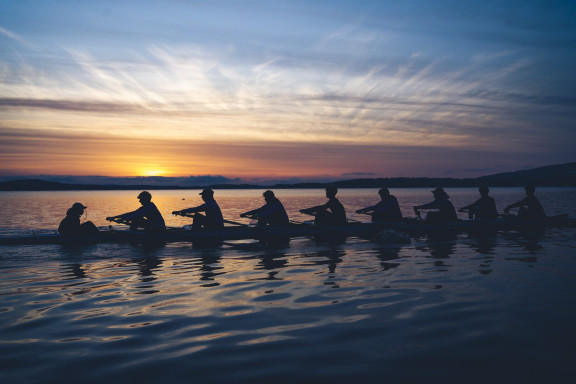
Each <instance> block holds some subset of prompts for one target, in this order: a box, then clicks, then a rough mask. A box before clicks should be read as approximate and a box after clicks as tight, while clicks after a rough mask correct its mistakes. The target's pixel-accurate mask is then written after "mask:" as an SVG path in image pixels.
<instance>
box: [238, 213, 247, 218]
mask: <svg viewBox="0 0 576 384" xmlns="http://www.w3.org/2000/svg"><path fill="white" fill-rule="evenodd" d="M247 216H248V215H247V214H245V213H241V214H240V217H247Z"/></svg>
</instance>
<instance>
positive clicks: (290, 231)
mask: <svg viewBox="0 0 576 384" xmlns="http://www.w3.org/2000/svg"><path fill="white" fill-rule="evenodd" d="M546 227H576V217H568V216H565V215H564V216H556V217H554V218H548V219H546V220H543V221H521V220H517V219H516V220H514V219H509V218H499V219H494V220H458V221H454V222H449V223H428V222H425V221H422V220H418V219H405V220H403V221H402V222H394V223H392V222H390V223H365V222H350V223H348V224H346V225H341V226H327V227H316V226H314V225H309V224H291V225H288V226H258V225H256V226H227V227H224V228H222V229H217V230H207V229H196V230H188V229H184V228H178V229H176V228H171V229H167V230H165V231H158V232H147V231H130V230H106V231H100V232H98V233H95V234H91V235H88V236H80V237H68V236H62V235H59V234H32V235H21V236H4V237H0V245H26V244H30V245H34V244H77V243H78V244H80V243H121V242H136V243H142V242H158V241H161V242H199V241H212V240H241V239H269V238H279V237H286V238H290V237H303V236H308V237H318V236H322V237H339V238H342V237H347V236H358V237H364V238H372V237H376V236H377V235H378V234H379V233H381V232H382V231H389V230H393V231H397V232H401V233H406V234H409V235H413V236H415V235H420V234H426V233H477V232H485V231H494V230H532V229H540V228H546Z"/></svg>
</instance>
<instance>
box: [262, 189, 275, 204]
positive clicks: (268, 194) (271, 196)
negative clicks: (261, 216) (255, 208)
mask: <svg viewBox="0 0 576 384" xmlns="http://www.w3.org/2000/svg"><path fill="white" fill-rule="evenodd" d="M262 196H264V200H266V202H267V203H268V202H270V201H272V200H274V197H275V196H274V192H272V191H271V190H267V191H266V192H264V193H263V194H262Z"/></svg>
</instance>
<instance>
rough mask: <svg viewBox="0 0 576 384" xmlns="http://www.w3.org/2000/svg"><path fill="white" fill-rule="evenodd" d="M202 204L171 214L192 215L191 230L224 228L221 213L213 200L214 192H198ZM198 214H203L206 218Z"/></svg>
mask: <svg viewBox="0 0 576 384" xmlns="http://www.w3.org/2000/svg"><path fill="white" fill-rule="evenodd" d="M200 196H202V200H204V204H202V205H199V206H197V207H194V208H187V209H183V210H181V211H174V212H172V214H173V215H182V214H187V213H194V221H193V223H192V228H194V229H199V228H206V229H220V228H224V218H223V217H222V211H221V210H220V207H219V206H218V203H217V202H216V200H214V191H213V190H211V189H204V190H203V191H202V192H200ZM199 212H204V213H205V214H206V216H204V215H203V214H201V213H199Z"/></svg>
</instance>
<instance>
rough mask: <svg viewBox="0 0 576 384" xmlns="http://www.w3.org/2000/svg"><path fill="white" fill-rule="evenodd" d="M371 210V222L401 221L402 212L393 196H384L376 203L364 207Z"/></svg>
mask: <svg viewBox="0 0 576 384" xmlns="http://www.w3.org/2000/svg"><path fill="white" fill-rule="evenodd" d="M364 209H365V210H370V211H372V221H373V222H397V221H402V212H401V211H400V205H399V204H398V200H397V199H396V197H395V196H393V195H389V196H386V197H384V198H383V199H382V200H381V201H380V202H379V203H378V204H376V205H373V206H371V207H367V208H364Z"/></svg>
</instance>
